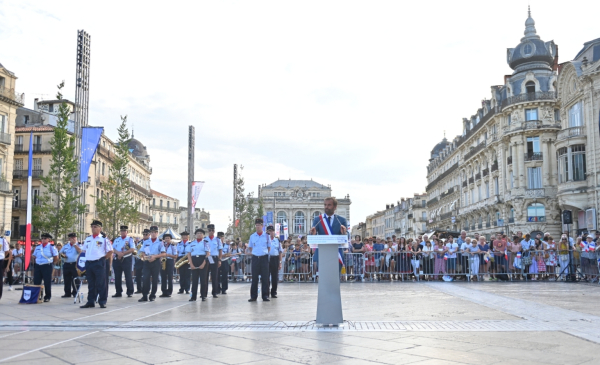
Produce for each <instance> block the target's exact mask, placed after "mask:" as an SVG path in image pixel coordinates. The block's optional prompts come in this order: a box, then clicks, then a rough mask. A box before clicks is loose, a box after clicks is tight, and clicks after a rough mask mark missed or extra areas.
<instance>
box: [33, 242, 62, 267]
mask: <svg viewBox="0 0 600 365" xmlns="http://www.w3.org/2000/svg"><path fill="white" fill-rule="evenodd" d="M33 256H35V263H36V264H38V265H44V264H49V263H52V262H54V260H53V259H52V257H54V256H58V250H57V249H56V247H54V246H53V245H51V244H47V245H46V247H43V245H41V244H40V245H38V246H37V247H36V248H35V251H33Z"/></svg>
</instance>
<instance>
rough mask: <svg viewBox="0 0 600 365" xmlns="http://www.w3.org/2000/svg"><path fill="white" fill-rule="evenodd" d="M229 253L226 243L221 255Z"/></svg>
mask: <svg viewBox="0 0 600 365" xmlns="http://www.w3.org/2000/svg"><path fill="white" fill-rule="evenodd" d="M226 253H229V245H228V244H227V243H224V244H223V255H225V254H226Z"/></svg>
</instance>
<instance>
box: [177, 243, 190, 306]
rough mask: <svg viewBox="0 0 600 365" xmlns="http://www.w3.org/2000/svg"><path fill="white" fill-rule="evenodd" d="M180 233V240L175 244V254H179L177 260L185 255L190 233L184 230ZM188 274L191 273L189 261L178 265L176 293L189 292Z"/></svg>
mask: <svg viewBox="0 0 600 365" xmlns="http://www.w3.org/2000/svg"><path fill="white" fill-rule="evenodd" d="M180 235H181V242H179V243H178V244H177V254H178V255H179V257H178V258H177V260H181V259H182V258H183V257H184V256H186V255H187V248H188V246H189V245H190V241H189V239H190V233H189V232H187V231H184V232H181V233H180ZM190 275H192V272H191V271H190V264H189V263H187V264H184V265H181V266H180V267H179V291H178V292H177V294H183V292H184V291H185V293H186V294H189V293H190Z"/></svg>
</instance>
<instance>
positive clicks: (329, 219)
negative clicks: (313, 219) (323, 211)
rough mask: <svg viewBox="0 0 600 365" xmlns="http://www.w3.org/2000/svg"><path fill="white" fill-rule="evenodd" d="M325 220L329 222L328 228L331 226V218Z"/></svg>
mask: <svg viewBox="0 0 600 365" xmlns="http://www.w3.org/2000/svg"><path fill="white" fill-rule="evenodd" d="M327 220H328V221H329V226H331V217H327Z"/></svg>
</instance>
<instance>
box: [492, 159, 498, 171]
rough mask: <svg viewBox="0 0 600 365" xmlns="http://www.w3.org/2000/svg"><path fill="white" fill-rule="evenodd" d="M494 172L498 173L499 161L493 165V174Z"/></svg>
mask: <svg viewBox="0 0 600 365" xmlns="http://www.w3.org/2000/svg"><path fill="white" fill-rule="evenodd" d="M494 171H498V161H496V162H494V163H493V164H492V172H494Z"/></svg>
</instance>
